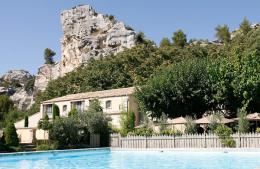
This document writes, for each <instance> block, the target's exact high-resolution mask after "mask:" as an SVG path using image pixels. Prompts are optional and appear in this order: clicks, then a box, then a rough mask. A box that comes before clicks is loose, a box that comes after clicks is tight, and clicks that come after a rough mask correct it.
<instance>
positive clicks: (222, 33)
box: [215, 25, 231, 43]
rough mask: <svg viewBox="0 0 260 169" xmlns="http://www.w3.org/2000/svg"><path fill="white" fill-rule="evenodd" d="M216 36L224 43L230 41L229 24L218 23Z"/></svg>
mask: <svg viewBox="0 0 260 169" xmlns="http://www.w3.org/2000/svg"><path fill="white" fill-rule="evenodd" d="M215 30H216V37H217V38H218V39H219V40H220V41H221V42H224V43H228V42H230V39H231V35H230V32H229V27H228V26H227V25H223V26H221V25H218V26H217V27H216V28H215Z"/></svg>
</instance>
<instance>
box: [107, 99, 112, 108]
mask: <svg viewBox="0 0 260 169" xmlns="http://www.w3.org/2000/svg"><path fill="white" fill-rule="evenodd" d="M111 108H112V101H111V100H108V101H106V109H111Z"/></svg>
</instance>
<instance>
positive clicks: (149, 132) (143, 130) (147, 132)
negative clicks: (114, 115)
mask: <svg viewBox="0 0 260 169" xmlns="http://www.w3.org/2000/svg"><path fill="white" fill-rule="evenodd" d="M128 134H129V135H138V136H152V135H153V134H155V133H154V131H153V129H151V128H146V127H143V128H138V129H135V130H134V131H133V132H130V133H128Z"/></svg>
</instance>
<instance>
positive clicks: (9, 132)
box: [4, 122, 19, 146]
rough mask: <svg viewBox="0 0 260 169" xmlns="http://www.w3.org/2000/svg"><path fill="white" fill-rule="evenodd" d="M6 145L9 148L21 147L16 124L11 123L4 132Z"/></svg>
mask: <svg viewBox="0 0 260 169" xmlns="http://www.w3.org/2000/svg"><path fill="white" fill-rule="evenodd" d="M4 136H5V143H6V145H8V146H19V139H18V135H17V133H16V128H15V126H14V123H12V122H9V123H8V124H7V126H6V128H5V130H4Z"/></svg>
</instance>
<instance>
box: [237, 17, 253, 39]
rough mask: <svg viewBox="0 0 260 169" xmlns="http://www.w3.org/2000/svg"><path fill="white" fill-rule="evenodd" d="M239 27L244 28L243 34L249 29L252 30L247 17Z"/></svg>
mask: <svg viewBox="0 0 260 169" xmlns="http://www.w3.org/2000/svg"><path fill="white" fill-rule="evenodd" d="M239 28H240V29H241V30H242V32H243V34H244V35H246V34H247V33H248V32H249V31H251V23H250V22H249V20H248V19H247V18H246V17H245V18H244V19H243V21H242V22H241V24H240V25H239Z"/></svg>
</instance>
